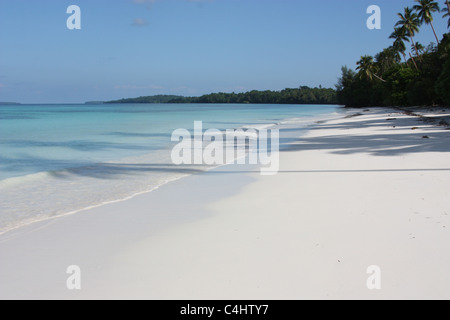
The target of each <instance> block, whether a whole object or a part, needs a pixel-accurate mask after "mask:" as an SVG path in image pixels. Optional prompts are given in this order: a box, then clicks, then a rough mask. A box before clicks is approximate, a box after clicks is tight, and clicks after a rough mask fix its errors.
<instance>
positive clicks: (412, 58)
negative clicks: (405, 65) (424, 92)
mask: <svg viewBox="0 0 450 320" xmlns="http://www.w3.org/2000/svg"><path fill="white" fill-rule="evenodd" d="M409 56H410V57H411V60H412V61H413V62H414V65H415V66H416V69H417V71H419V68H418V67H417V63H416V60H414V57H413V56H412V55H411V53H410V54H409Z"/></svg>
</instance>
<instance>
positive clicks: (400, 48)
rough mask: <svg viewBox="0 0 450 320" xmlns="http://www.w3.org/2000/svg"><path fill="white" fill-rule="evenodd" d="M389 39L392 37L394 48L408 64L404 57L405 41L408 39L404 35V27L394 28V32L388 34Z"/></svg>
mask: <svg viewBox="0 0 450 320" xmlns="http://www.w3.org/2000/svg"><path fill="white" fill-rule="evenodd" d="M389 39H394V45H393V47H394V49H395V50H397V52H400V53H401V54H402V55H403V58H404V59H405V62H406V64H408V60H407V59H406V54H405V51H406V46H405V41H408V42H409V40H408V37H407V36H406V30H405V29H404V28H395V29H394V32H393V33H392V34H391V35H390V37H389Z"/></svg>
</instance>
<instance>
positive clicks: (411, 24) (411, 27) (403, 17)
mask: <svg viewBox="0 0 450 320" xmlns="http://www.w3.org/2000/svg"><path fill="white" fill-rule="evenodd" d="M397 15H398V16H399V18H400V20H399V21H398V22H397V23H396V24H395V26H396V27H397V26H401V27H402V28H405V30H406V35H407V36H408V37H409V38H410V39H411V43H412V44H413V46H414V48H415V49H416V54H417V56H419V51H418V50H417V48H416V43H415V42H414V36H415V35H416V32H419V25H420V20H419V17H418V16H417V14H416V13H415V12H413V10H412V9H411V8H405V13H404V14H401V13H398V14H397Z"/></svg>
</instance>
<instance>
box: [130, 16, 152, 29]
mask: <svg viewBox="0 0 450 320" xmlns="http://www.w3.org/2000/svg"><path fill="white" fill-rule="evenodd" d="M131 25H132V26H134V27H145V26H148V21H147V20H145V19H143V18H136V19H134V20H133V23H132V24H131Z"/></svg>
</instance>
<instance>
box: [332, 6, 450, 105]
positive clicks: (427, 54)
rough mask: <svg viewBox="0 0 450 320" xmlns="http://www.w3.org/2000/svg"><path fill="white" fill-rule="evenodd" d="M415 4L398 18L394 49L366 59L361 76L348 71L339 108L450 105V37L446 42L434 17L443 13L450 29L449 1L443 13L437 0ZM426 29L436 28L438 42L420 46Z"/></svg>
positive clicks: (359, 64) (341, 83) (360, 67)
mask: <svg viewBox="0 0 450 320" xmlns="http://www.w3.org/2000/svg"><path fill="white" fill-rule="evenodd" d="M414 2H415V3H416V4H415V5H414V6H413V7H406V8H405V9H404V12H402V13H398V17H399V20H398V22H397V23H396V24H395V27H394V30H393V32H392V34H391V35H390V39H392V40H393V43H392V45H391V46H389V47H388V48H385V49H383V50H382V51H381V52H379V53H377V54H376V55H375V56H374V57H373V56H369V55H366V56H362V57H361V59H360V60H359V61H358V62H357V63H356V65H357V68H356V71H353V70H352V69H350V68H348V67H346V66H344V67H342V77H341V78H340V79H339V82H338V84H337V85H336V89H337V100H338V103H340V104H344V105H346V106H349V107H369V106H394V105H397V106H421V105H422V106H423V105H450V33H446V34H444V35H443V38H442V39H441V41H440V40H439V38H438V36H437V34H436V30H435V28H434V24H433V21H434V17H435V16H436V15H437V14H440V13H443V18H444V19H447V28H450V17H449V12H450V4H449V1H448V0H446V1H445V2H444V7H443V9H442V10H441V8H440V6H439V3H438V2H436V1H432V0H415V1H414ZM423 25H426V26H429V27H430V28H431V29H432V31H433V34H434V37H435V39H436V43H430V44H429V45H428V46H424V45H422V44H421V43H419V42H417V41H415V39H414V38H415V36H416V35H417V33H418V32H419V31H420V28H421V27H422V26H423ZM407 44H410V50H408V48H407ZM408 51H410V52H408ZM407 55H408V56H407ZM402 58H403V59H402Z"/></svg>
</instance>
